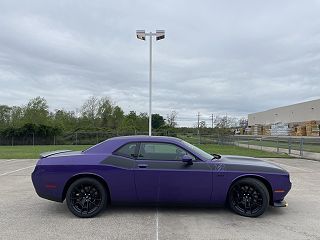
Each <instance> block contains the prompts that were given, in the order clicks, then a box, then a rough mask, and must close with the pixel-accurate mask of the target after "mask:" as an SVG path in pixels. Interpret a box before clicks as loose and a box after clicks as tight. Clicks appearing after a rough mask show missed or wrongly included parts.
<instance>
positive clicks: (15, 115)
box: [10, 106, 24, 127]
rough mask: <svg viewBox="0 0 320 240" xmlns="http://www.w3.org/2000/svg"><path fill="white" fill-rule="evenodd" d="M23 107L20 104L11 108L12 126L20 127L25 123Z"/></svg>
mask: <svg viewBox="0 0 320 240" xmlns="http://www.w3.org/2000/svg"><path fill="white" fill-rule="evenodd" d="M23 114H24V113H23V108H22V107H18V106H13V107H12V108H11V121H10V125H11V126H12V127H20V126H22V125H23V118H24V115H23Z"/></svg>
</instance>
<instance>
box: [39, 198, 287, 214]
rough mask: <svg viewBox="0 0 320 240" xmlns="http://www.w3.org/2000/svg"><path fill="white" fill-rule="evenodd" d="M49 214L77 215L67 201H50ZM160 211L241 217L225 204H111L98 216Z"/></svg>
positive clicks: (272, 211) (277, 210) (278, 210)
mask: <svg viewBox="0 0 320 240" xmlns="http://www.w3.org/2000/svg"><path fill="white" fill-rule="evenodd" d="M283 210H284V209H283V208H275V207H271V206H270V207H269V208H268V209H267V211H266V212H265V213H264V214H263V215H261V216H260V217H259V218H269V217H274V216H282V215H285V214H286V211H283ZM44 211H46V213H47V214H49V215H51V214H53V215H55V216H57V215H58V216H59V217H66V218H74V217H75V216H74V215H73V214H72V213H71V212H70V211H69V209H68V207H67V205H66V203H65V202H64V203H50V204H47V205H46V209H45V210H44ZM157 211H158V213H159V214H162V215H163V214H166V215H168V216H170V215H179V214H182V215H203V216H205V215H208V214H210V215H213V216H214V215H215V216H225V217H240V218H243V217H242V216H239V215H237V214H235V213H233V212H232V211H231V210H230V209H229V208H228V207H224V206H214V207H213V206H210V207H207V206H205V207H203V206H175V205H160V206H155V205H130V204H127V205H110V206H108V207H107V208H106V209H105V210H104V211H103V212H101V213H100V214H99V215H98V216H97V217H99V218H100V217H102V218H103V217H108V216H114V215H126V214H135V215H139V214H141V216H145V215H153V214H155V213H156V212H157Z"/></svg>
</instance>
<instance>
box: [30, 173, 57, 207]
mask: <svg viewBox="0 0 320 240" xmlns="http://www.w3.org/2000/svg"><path fill="white" fill-rule="evenodd" d="M37 170H38V169H37V167H36V168H35V170H34V171H33V172H32V174H31V180H32V183H33V187H34V189H35V191H36V193H37V194H38V196H39V197H41V198H44V199H48V200H51V201H55V202H62V199H61V198H60V197H57V196H58V195H57V194H56V189H55V188H54V189H47V188H45V185H44V183H43V181H42V177H41V176H40V174H39V173H38V172H37Z"/></svg>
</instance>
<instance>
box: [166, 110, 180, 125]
mask: <svg viewBox="0 0 320 240" xmlns="http://www.w3.org/2000/svg"><path fill="white" fill-rule="evenodd" d="M177 116H178V113H177V112H176V111H172V112H171V113H170V114H168V115H167V123H168V126H169V127H172V128H174V127H176V126H177V125H178V124H177V122H176V119H177Z"/></svg>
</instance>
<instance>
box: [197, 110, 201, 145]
mask: <svg viewBox="0 0 320 240" xmlns="http://www.w3.org/2000/svg"><path fill="white" fill-rule="evenodd" d="M198 143H199V144H200V143H201V141H200V112H198Z"/></svg>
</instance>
